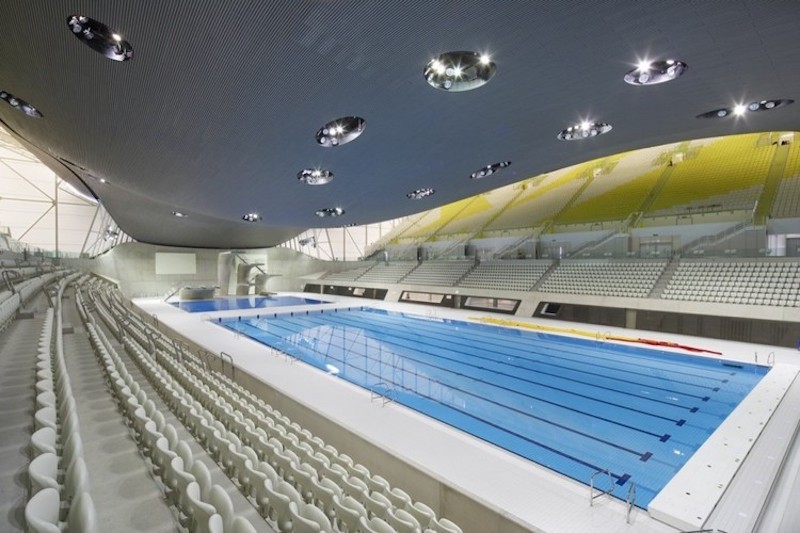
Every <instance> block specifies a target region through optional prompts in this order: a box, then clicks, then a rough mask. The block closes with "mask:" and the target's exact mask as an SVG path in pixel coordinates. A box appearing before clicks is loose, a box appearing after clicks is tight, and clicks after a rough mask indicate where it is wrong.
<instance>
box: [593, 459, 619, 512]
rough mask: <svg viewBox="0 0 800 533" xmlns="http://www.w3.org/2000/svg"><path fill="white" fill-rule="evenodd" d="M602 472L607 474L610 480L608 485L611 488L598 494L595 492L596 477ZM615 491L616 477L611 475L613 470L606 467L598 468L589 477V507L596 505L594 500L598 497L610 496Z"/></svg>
mask: <svg viewBox="0 0 800 533" xmlns="http://www.w3.org/2000/svg"><path fill="white" fill-rule="evenodd" d="M600 474H605V475H606V476H607V477H608V481H609V483H608V486H609V488H608V490H604V491H601V492H598V493H597V494H595V493H594V479H595V478H596V477H597V476H599V475H600ZM613 492H614V478H613V477H611V470H609V469H608V468H606V469H604V470H598V471H597V472H595V473H594V474H592V475H591V477H590V478H589V507H593V506H594V501H595V500H596V499H597V498H600V497H601V496H610V495H611V493H613Z"/></svg>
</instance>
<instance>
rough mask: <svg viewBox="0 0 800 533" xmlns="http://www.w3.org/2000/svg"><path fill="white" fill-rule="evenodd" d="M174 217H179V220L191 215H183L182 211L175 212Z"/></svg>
mask: <svg viewBox="0 0 800 533" xmlns="http://www.w3.org/2000/svg"><path fill="white" fill-rule="evenodd" d="M172 216H174V217H177V218H186V217H188V216H189V215H187V214H186V213H181V212H180V211H173V212H172Z"/></svg>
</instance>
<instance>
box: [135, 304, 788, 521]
mask: <svg viewBox="0 0 800 533" xmlns="http://www.w3.org/2000/svg"><path fill="white" fill-rule="evenodd" d="M289 294H293V295H298V296H306V297H313V298H320V295H309V294H302V293H289ZM322 298H323V299H325V300H330V301H332V302H335V303H331V304H323V305H322V306H314V307H315V308H317V309H319V308H324V309H333V308H336V307H339V308H341V307H347V306H352V307H359V306H372V307H379V308H383V309H395V310H400V309H402V310H405V311H407V312H417V313H419V314H423V315H430V314H436V315H437V316H441V317H452V318H459V319H468V318H469V317H476V316H479V315H480V313H476V312H475V311H469V312H468V311H462V310H449V309H439V308H431V307H426V306H416V305H412V304H392V303H384V302H375V301H371V300H363V299H357V298H346V297H338V296H332V295H324V297H322ZM134 303H135V304H136V305H137V306H138V307H140V308H141V309H142V310H143V311H145V312H147V313H148V314H150V315H155V316H156V317H157V318H158V321H159V322H160V323H161V324H163V325H164V326H167V327H169V328H171V329H174V330H175V331H177V332H179V333H180V334H181V335H184V336H185V337H187V338H191V339H192V340H193V341H194V342H195V343H197V344H199V345H200V346H203V347H204V348H205V349H207V350H209V351H211V352H213V353H220V352H222V351H224V352H226V353H228V354H231V355H232V357H233V359H234V361H235V364H236V366H237V368H239V369H241V370H244V371H246V372H247V373H249V374H250V375H253V376H257V377H259V379H261V380H262V381H265V382H266V383H269V384H270V386H271V387H273V388H274V389H276V390H278V391H280V392H282V393H284V394H286V395H288V396H290V397H292V398H294V399H295V400H297V401H299V402H300V403H302V404H304V405H306V406H308V407H310V408H312V409H314V410H315V411H317V412H319V413H321V414H323V415H324V416H326V417H327V418H329V419H331V420H332V421H334V422H337V423H338V424H340V425H343V426H345V427H348V428H350V429H351V430H352V431H354V432H355V433H356V434H358V435H359V436H362V437H364V438H365V439H368V440H369V441H371V442H373V443H375V444H376V445H377V446H379V447H381V448H383V449H385V450H388V451H390V452H391V453H392V454H393V455H396V456H398V457H400V458H403V459H404V460H405V461H407V462H408V463H410V464H412V465H415V466H416V467H418V468H420V469H422V470H423V471H426V472H429V473H430V474H431V475H432V476H434V477H436V478H439V479H442V480H447V482H448V484H449V485H451V486H453V487H455V488H456V489H457V490H459V491H461V492H463V493H466V494H469V495H472V496H473V497H474V498H476V499H479V500H481V501H483V502H485V503H486V504H487V506H488V507H490V508H494V509H496V510H497V511H498V512H499V513H501V514H503V515H506V516H513V517H515V519H516V521H518V522H521V523H524V524H526V525H527V526H528V527H530V528H531V529H532V530H542V531H554V532H556V531H604V532H605V531H608V532H616V531H619V532H661V531H676V529H675V528H674V527H671V526H669V525H667V524H665V523H663V522H661V521H659V520H656V519H654V518H652V517H651V516H649V515H648V514H647V513H645V512H643V511H641V510H634V512H633V516H632V518H633V520H632V521H633V523H632V524H630V525H629V524H626V521H625V509H624V504H623V503H622V502H620V501H618V500H614V499H601V500H599V501H598V502H596V503H595V506H594V507H590V506H589V503H588V502H589V489H588V487H587V486H586V485H582V484H580V483H577V482H575V481H572V480H570V479H567V478H565V477H563V476H561V475H559V474H556V473H554V472H552V471H549V470H547V469H544V468H542V467H539V466H537V465H535V464H533V463H531V462H529V461H527V460H524V459H522V458H520V457H518V456H516V455H514V454H511V453H509V452H506V451H504V450H501V449H499V448H497V447H495V446H492V445H490V444H487V443H485V442H483V441H481V440H478V439H475V438H472V437H470V436H468V435H466V434H464V433H462V432H460V431H458V430H455V429H453V428H450V427H449V426H446V425H444V424H441V423H439V422H436V421H434V420H432V419H429V418H428V417H425V416H423V415H420V414H419V413H416V412H414V411H412V410H410V409H407V408H405V407H403V406H401V405H396V404H388V405H386V406H385V407H383V408H382V407H380V405H379V403H371V402H370V397H369V392H367V391H365V390H363V389H361V388H360V387H357V386H355V385H351V384H349V383H347V382H345V381H344V380H341V379H338V378H336V377H334V376H331V375H328V374H325V373H323V372H320V371H318V370H316V369H314V368H311V367H309V366H306V365H304V364H289V363H287V361H286V360H285V358H282V357H272V356H270V355H273V354H274V352H273V351H272V350H271V349H269V348H267V347H265V346H263V345H261V344H259V343H257V342H255V341H253V340H250V339H248V338H246V337H242V336H240V335H237V334H235V333H234V332H231V331H230V330H227V329H224V328H222V327H220V326H217V325H214V324H213V323H210V322H209V321H210V320H212V319H216V318H217V317H224V318H228V317H236V316H242V317H244V316H251V315H252V316H254V315H256V314H261V315H264V314H272V313H284V312H292V311H297V310H298V308H296V307H280V308H270V309H266V310H265V309H259V310H246V311H245V310H237V311H221V312H215V313H195V314H192V313H186V312H183V311H181V310H179V309H177V308H176V307H174V306H172V305H169V304H167V303H164V302H163V301H161V300H156V299H139V300H135V301H134ZM514 320H520V321H525V320H526V319H520V318H518V317H514ZM527 321H529V322H531V323H539V324H546V325H548V326H552V325H563V326H566V327H574V328H576V329H581V330H584V331H595V330H596V331H598V332H599V333H601V334H602V333H612V334H617V333H618V334H620V335H628V336H631V335H640V336H642V337H647V338H657V339H660V340H666V341H673V342H680V343H685V344H689V345H693V346H699V347H703V348H708V349H714V350H719V351H721V352H723V354H724V355H723V357H724V358H726V359H731V360H738V361H745V362H753V359H754V353H755V352H758V353H759V354H760V355H759V361H760V362H762V363H763V362H765V361H766V358H767V354H768V353H770V352H774V359H775V362H776V364H780V365H779V366H781V367H783V366H786V370H785V371H781V372H780V374H781V375H788V374H792V373H796V372H797V368H796V365H798V363H800V354H798V353H797V352H796V351H794V350H789V349H781V348H776V347H772V346H754V345H750V344H744V343H736V342H728V341H718V340H712V339H698V338H690V337H684V336H680V335H669V334H661V333H656V332H632V331H631V330H625V329H620V328H609V327H606V326H602V327H599V326H598V327H595V326H591V325H585V324H572V323H558V322H556V321H546V322H543V321H536V320H533V319H527ZM659 349H667V348H661V347H660V348H659ZM676 351H680V350H676ZM681 353H686V352H681ZM713 357H715V358H717V357H718V356H713ZM777 374H778V373H776V377H777ZM792 375H794V374H792ZM779 380H780V379H779ZM779 400H780V398H778V397H777V395H775V394H766V395H764V396H763V397H761V396H759V398H757V399H756V400H754V401H757V402H758V405H759V406H760V408H764V409H766V412H767V413H771V412H773V411H774V410H775V408H776V407H777V404H778V402H779ZM768 402H774V403H773V404H771V405H768ZM745 409H746V407H745ZM767 416H768V415H767ZM753 420H755V419H753ZM755 423H756V424H762V423H765V421H764V419H763V417H762V418H759V419H758V420H757V421H756V422H755ZM796 423H797V421H796V420H795V421H794V424H795V425H796ZM762 427H763V426H762ZM789 427H790V426H789V425H787V426H786V431H788V430H789ZM759 431H760V430H759ZM757 434H758V433H755V435H757ZM714 437H716V434H715V436H712V439H713V438H714ZM726 438H727V437H723V438H718V439H717V442H719V443H720V446H721V445H722V443H723V442H724V441H725V439H726ZM787 438H788V436H787ZM712 442H713V441H712ZM420 443H424V445H420ZM750 444H752V443H748V445H750ZM748 447H749V446H748ZM710 453H711V454H712V455H713V454H714V453H715V452H714V450H713V449H711V450H710ZM742 453H743V455H742V457H744V455H746V454H747V451H746V450H745V451H743V452H742ZM356 460H357V458H356ZM747 460H749V457H748V459H747ZM695 463H696V462H695ZM691 465H692V463H690V464H689V465H687V467H686V468H689V469H690V470H687V471H686V472H685V473H684V471H681V472H680V473H679V474H678V476H681V475H683V476H686V478H687V479H692V478H693V477H694V478H697V479H700V477H702V476H705V475H706V472H704V471H701V470H702V469H705V468H707V467H706V466H705V463H704V464H703V465H702V468H701V467H695V466H691ZM733 470H734V471H733V472H730V476H732V475H733V474H734V473H735V469H733ZM678 476H676V478H678ZM698 476H700V477H698ZM714 480H715V483H716V482H718V481H717V478H716V477H715V478H714ZM729 482H730V479H728V480H727V481H725V484H726V485H727V484H728V483H729ZM692 490H694V491H695V492H696V493H697V494H698V495H702V497H701V498H700V500H701V501H704V502H708V501H709V494H706V493H704V492H703V483H702V482H700V483H698V487H697V488H696V489H695V488H693V489H692ZM698 491H699V492H698ZM684 492H685V491H684ZM690 492H691V491H690ZM711 492H714V491H709V493H711ZM720 492H721V491H720ZM718 497H719V494H718V495H716V496H715V497H714V498H713V500H714V501H713V504H716V500H717V499H718ZM654 501H655V500H654ZM676 501H677V502H678V503H679V505H677V506H675V505H671V504H670V503H667V504H666V505H664V506H662V507H661V511H662V512H661V514H659V516H660V517H661V518H662V519H663V520H668V521H670V522H671V523H673V524H674V525H675V526H680V525H687V524H693V523H694V522H692V521H687V520H688V518H687V517H688V514H694V516H697V510H696V508H694V507H692V506H688V505H685V502H683V501H681V500H680V499H678V500H676ZM713 504H712V505H711V507H710V508H708V510H707V512H706V514H704V515H703V516H704V517H707V516H708V513H710V512H711V509H713ZM687 513H688V514H687ZM452 518H453V519H454V520H456V521H458V517H457V516H454V517H452ZM695 522H696V519H695ZM468 526H469V524H467V527H466V528H465V531H470V529H469V527H468Z"/></svg>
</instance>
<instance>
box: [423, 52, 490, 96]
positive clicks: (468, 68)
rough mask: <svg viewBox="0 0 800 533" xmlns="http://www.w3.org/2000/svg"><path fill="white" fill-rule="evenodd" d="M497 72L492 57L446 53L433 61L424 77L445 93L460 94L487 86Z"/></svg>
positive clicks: (431, 84) (474, 53) (465, 53)
mask: <svg viewBox="0 0 800 533" xmlns="http://www.w3.org/2000/svg"><path fill="white" fill-rule="evenodd" d="M496 72H497V65H495V63H494V61H492V59H491V57H489V56H488V55H485V54H479V53H477V52H463V51H460V52H446V53H444V54H441V55H439V56H438V57H435V58H433V59H431V60H430V61H429V62H428V64H427V65H425V69H424V70H423V71H422V75H423V76H425V81H427V82H428V85H430V86H431V87H435V88H436V89H442V90H443V91H449V92H459V91H469V90H472V89H477V88H478V87H481V86H482V85H485V84H486V83H487V82H488V81H489V80H490V79H492V76H494V75H495V73H496Z"/></svg>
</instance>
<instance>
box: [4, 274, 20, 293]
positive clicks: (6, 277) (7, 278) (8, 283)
mask: <svg viewBox="0 0 800 533" xmlns="http://www.w3.org/2000/svg"><path fill="white" fill-rule="evenodd" d="M12 274H13V276H12ZM19 277H20V273H19V272H18V271H16V270H3V280H4V281H5V282H6V287H8V290H10V291H11V294H17V289H16V287H14V284H13V283H11V278H19Z"/></svg>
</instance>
